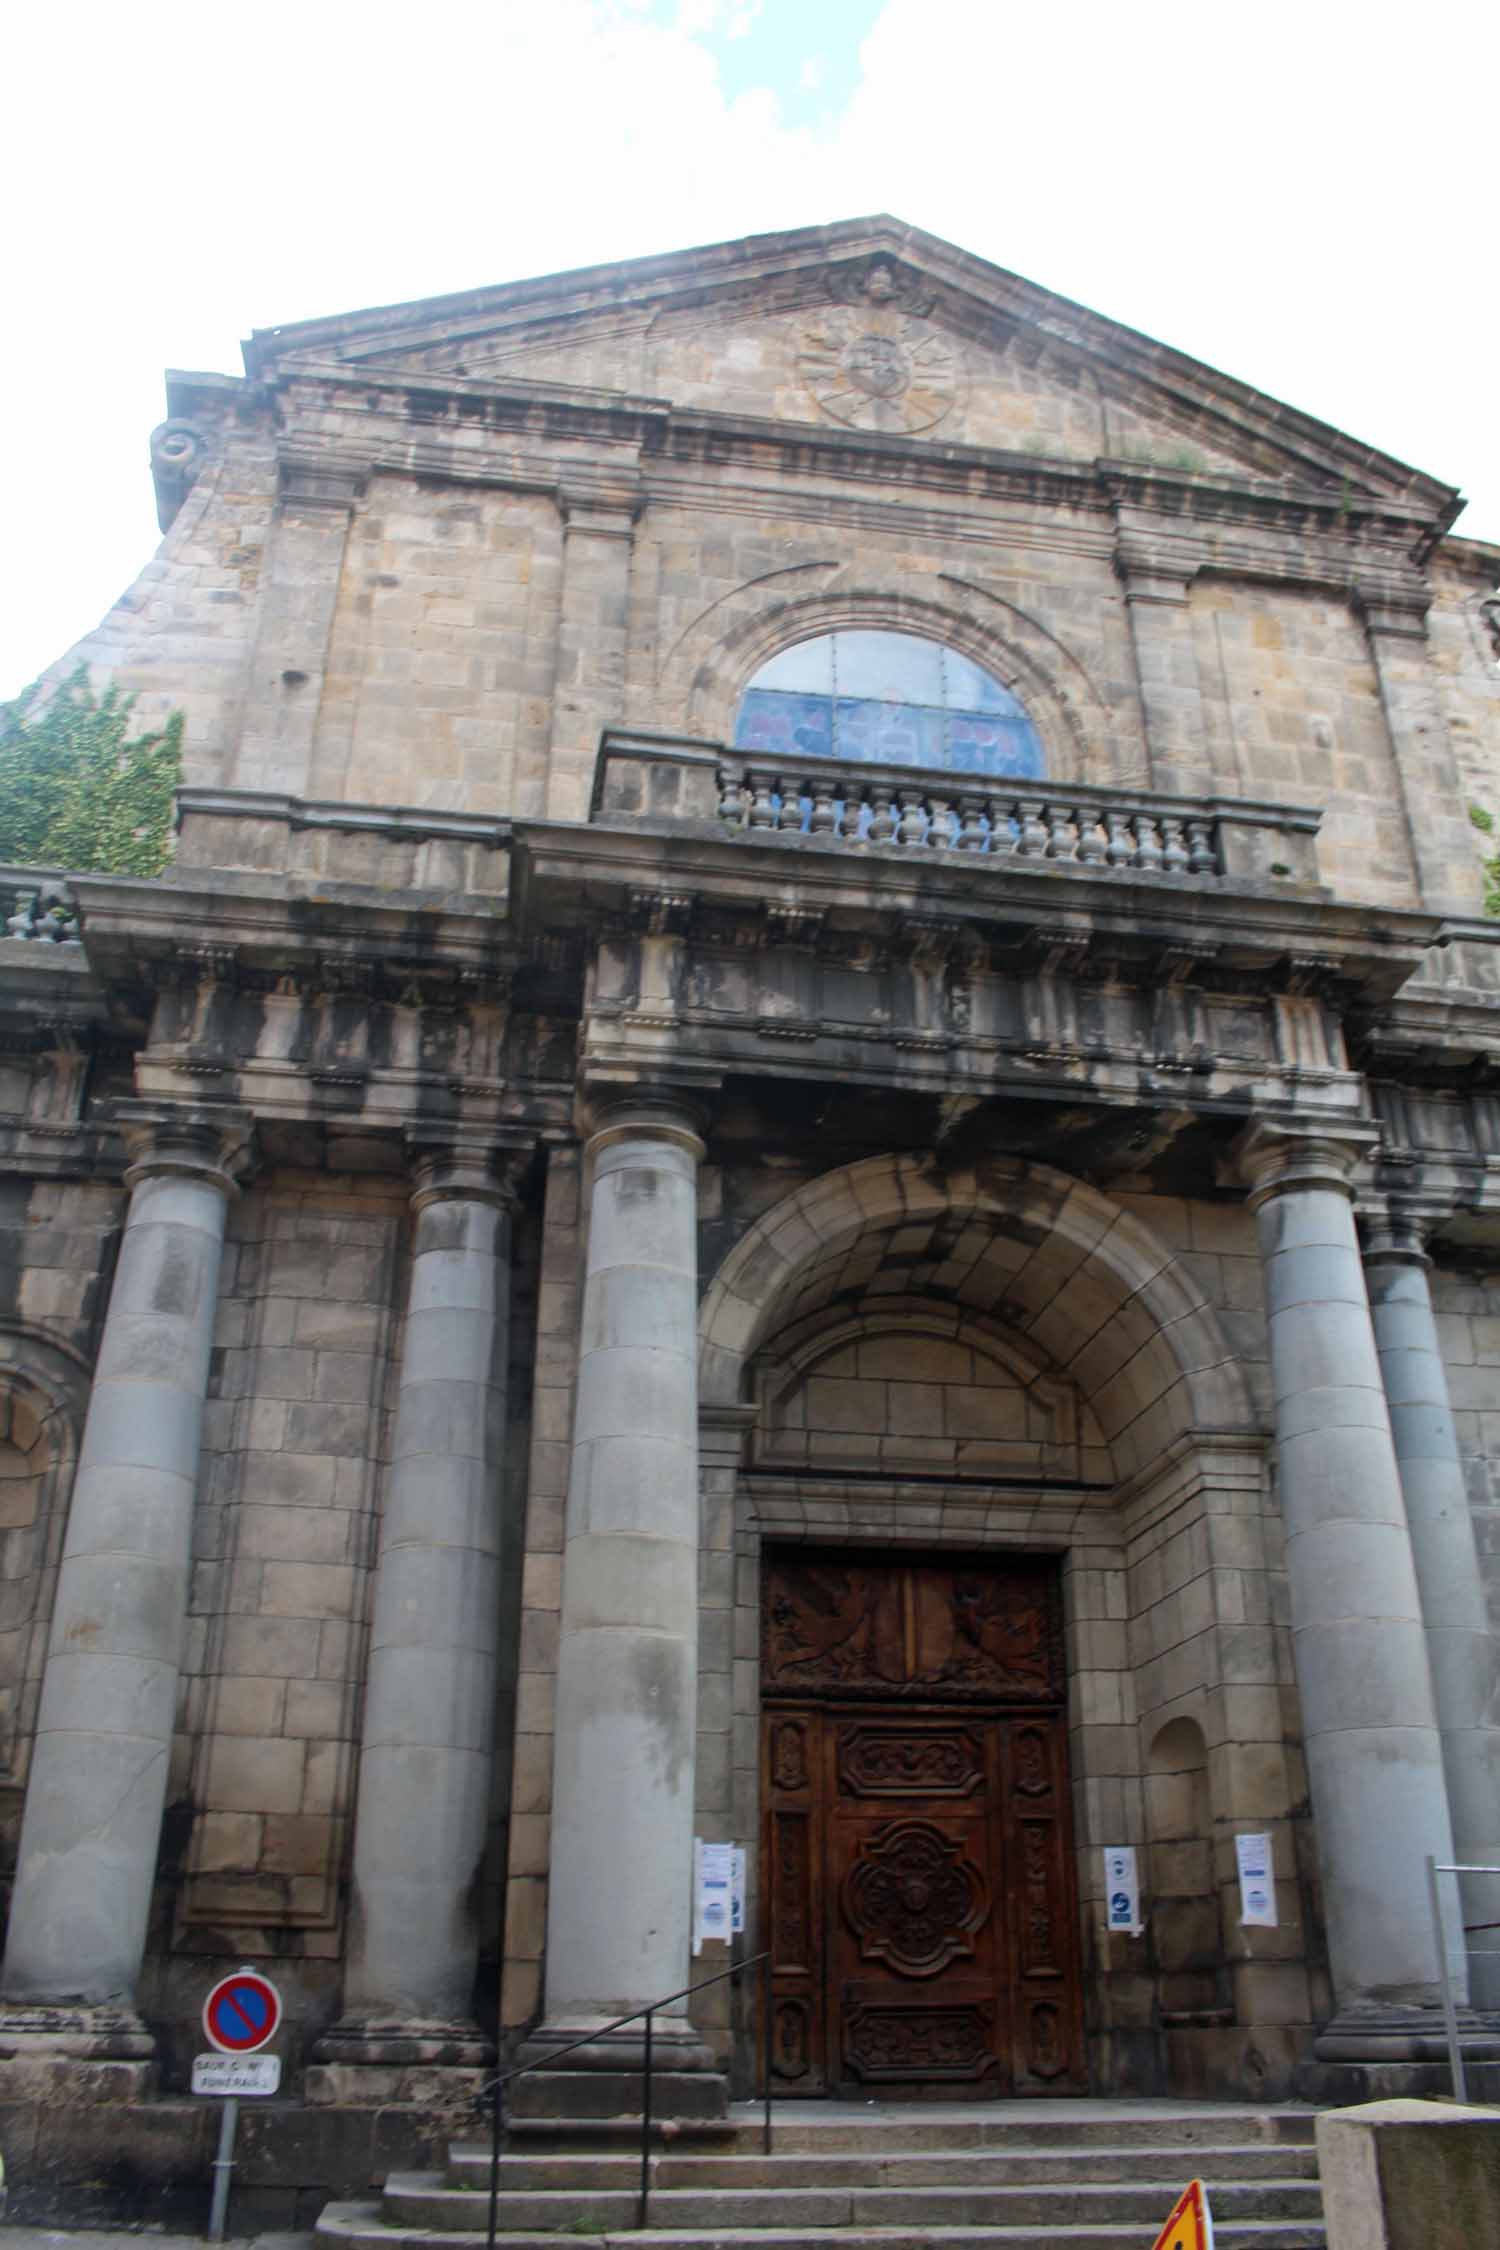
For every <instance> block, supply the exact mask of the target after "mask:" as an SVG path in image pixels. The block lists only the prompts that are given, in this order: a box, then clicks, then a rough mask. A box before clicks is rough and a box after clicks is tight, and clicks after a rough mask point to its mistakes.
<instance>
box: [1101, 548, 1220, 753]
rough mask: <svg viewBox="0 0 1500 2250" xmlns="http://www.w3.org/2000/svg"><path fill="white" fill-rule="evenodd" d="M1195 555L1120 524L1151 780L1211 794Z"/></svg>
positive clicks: (1120, 560)
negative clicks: (1195, 613)
mask: <svg viewBox="0 0 1500 2250" xmlns="http://www.w3.org/2000/svg"><path fill="white" fill-rule="evenodd" d="M1196 568H1197V564H1196V559H1195V558H1193V557H1191V556H1188V555H1183V554H1178V553H1176V552H1174V551H1173V550H1172V548H1171V546H1170V544H1169V543H1168V542H1165V541H1162V540H1155V539H1147V538H1143V537H1142V536H1141V535H1140V534H1139V533H1131V532H1126V531H1122V532H1121V534H1120V537H1119V539H1118V541H1117V543H1116V547H1115V570H1116V573H1117V574H1118V576H1119V579H1120V582H1121V584H1122V585H1123V586H1124V589H1125V607H1126V609H1127V611H1128V613H1129V616H1130V637H1131V645H1132V647H1133V649H1134V651H1135V669H1136V680H1137V683H1138V685H1139V688H1140V696H1141V716H1142V719H1143V721H1144V724H1145V730H1146V747H1147V751H1148V754H1149V757H1150V761H1151V773H1150V785H1151V787H1152V788H1153V789H1162V790H1169V791H1171V792H1172V793H1173V794H1174V795H1176V796H1198V795H1206V794H1208V793H1210V792H1211V791H1212V789H1213V787H1214V774H1213V770H1212V761H1211V758H1210V754H1209V745H1208V738H1207V733H1206V728H1205V722H1204V713H1203V691H1202V688H1201V686H1200V684H1199V679H1198V649H1197V642H1196V639H1195V637H1194V633H1193V620H1192V613H1191V609H1190V607H1189V602H1188V588H1189V586H1190V585H1191V583H1192V580H1193V576H1194V573H1195V571H1196Z"/></svg>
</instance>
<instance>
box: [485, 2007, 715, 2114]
mask: <svg viewBox="0 0 1500 2250" xmlns="http://www.w3.org/2000/svg"><path fill="white" fill-rule="evenodd" d="M589 2029H590V2026H589V2024H588V2022H587V2020H580V2021H576V2022H573V2023H568V2022H565V2021H559V2022H557V2023H550V2024H545V2025H543V2027H542V2028H541V2029H540V2030H539V2031H534V2032H533V2033H532V2035H531V2037H530V2038H529V2039H528V2040H527V2042H526V2044H525V2046H524V2047H523V2048H522V2049H521V2052H520V2054H519V2056H518V2057H517V2060H518V2062H520V2063H522V2064H531V2065H533V2066H534V2067H533V2068H531V2069H529V2070H527V2071H526V2072H525V2075H524V2076H522V2077H518V2078H513V2079H512V2080H511V2082H510V2084H509V2085H508V2086H507V2087H506V2090H505V2108H506V2114H507V2116H508V2117H509V2118H510V2119H511V2120H512V2121H513V2122H514V2123H515V2124H516V2125H518V2126H523V2127H524V2126H526V2125H533V2126H539V2127H561V2128H564V2129H566V2128H567V2127H568V2126H570V2125H599V2124H603V2123H607V2122H608V2121H609V2120H611V2119H616V2118H638V2117H639V2116H640V2114H641V2100H642V2092H643V2080H644V2071H645V2064H646V2033H645V2026H644V2024H639V2023H630V2024H623V2025H621V2027H620V2028H619V2030H617V2031H611V2030H606V2029H604V2028H603V2027H601V2028H600V2029H599V2032H598V2034H597V2036H596V2037H593V2038H589V2039H588V2040H587V2043H586V2044H585V2045H583V2046H575V2045H574V2044H573V2043H574V2041H575V2040H580V2039H584V2038H585V2036H586V2034H587V2033H588V2032H589ZM564 2048H571V2050H572V2051H571V2053H567V2054H564V2053H562V2052H561V2051H560V2050H562V2049H564ZM553 2056H556V2057H557V2060H556V2062H555V2063H554V2062H553V2060H552V2058H553ZM728 2110H729V2082H728V2080H727V2079H726V2078H725V2076H724V2074H723V2072H722V2071H721V2070H719V2069H718V2068H717V2067H716V2065H715V2061H714V2057H713V2054H712V2052H711V2051H710V2049H709V2048H708V2047H706V2046H705V2045H704V2043H703V2041H702V2040H701V2039H700V2038H699V2036H698V2033H697V2032H696V2030H695V2029H694V2027H693V2026H692V2025H691V2024H690V2023H688V2022H687V2021H686V2019H685V2018H684V2017H682V2016H668V2017H658V2018H657V2019H656V2021H655V2022H654V2023H653V2025H652V2031H651V2111H652V2115H653V2116H654V2117H657V2118H659V2119H661V2120H662V2122H663V2123H664V2124H670V2123H671V2122H672V2121H674V2120H676V2121H680V2122H688V2121H693V2122H697V2123H700V2124H713V2123H717V2122H718V2121H719V2120H721V2119H724V2118H726V2117H727V2116H728Z"/></svg>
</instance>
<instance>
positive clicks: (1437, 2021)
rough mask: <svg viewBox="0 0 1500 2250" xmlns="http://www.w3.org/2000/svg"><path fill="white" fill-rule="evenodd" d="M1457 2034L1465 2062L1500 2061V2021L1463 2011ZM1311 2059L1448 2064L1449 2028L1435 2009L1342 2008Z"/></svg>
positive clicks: (1317, 2042) (1320, 2035)
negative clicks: (1469, 2059) (1470, 2058)
mask: <svg viewBox="0 0 1500 2250" xmlns="http://www.w3.org/2000/svg"><path fill="white" fill-rule="evenodd" d="M1458 2032H1459V2038H1460V2040H1461V2041H1462V2043H1463V2051H1464V2055H1465V2057H1466V2058H1467V2057H1469V2056H1472V2057H1473V2058H1474V2060H1475V2061H1476V2062H1497V2061H1500V2019H1497V2018H1496V2017H1494V2016H1490V2015H1480V2014H1477V2013H1476V2012H1475V2010H1474V2009H1472V2008H1460V2009H1459V2011H1458ZM1313 2054H1314V2056H1315V2057H1316V2059H1317V2060H1318V2061H1319V2062H1323V2063H1375V2064H1379V2063H1439V2062H1440V2063H1444V2064H1446V2062H1447V2060H1448V2031H1447V2025H1446V2023H1445V2021H1444V2017H1443V2011H1442V2009H1441V2008H1440V2007H1437V2006H1436V2005H1434V2006H1433V2007H1430V2008H1391V2007H1379V2006H1369V2007H1353V2008H1341V2009H1340V2011H1339V2013H1338V2014H1337V2015H1336V2016H1335V2017H1334V2018H1333V2020H1332V2022H1331V2023H1328V2024H1325V2025H1324V2027H1323V2029H1322V2030H1321V2031H1320V2032H1319V2033H1318V2036H1317V2038H1316V2039H1315V2040H1314V2041H1313Z"/></svg>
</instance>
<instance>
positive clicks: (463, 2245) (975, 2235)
mask: <svg viewBox="0 0 1500 2250" xmlns="http://www.w3.org/2000/svg"><path fill="white" fill-rule="evenodd" d="M1166 2215H1167V2213H1166V2209H1165V2208H1163V2209H1162V2210H1160V2211H1156V2212H1154V2213H1153V2214H1152V2216H1151V2218H1150V2219H1149V2221H1148V2222H1147V2223H1145V2224H1144V2225H1142V2224H1140V2223H1137V2222H1134V2221H1126V2222H1124V2223H1121V2222H1120V2221H1118V2220H1113V2219H1110V2218H1108V2217H1107V2216H1105V2215H1103V2214H1100V2215H1099V2217H1097V2218H1095V2219H1093V2220H1090V2221H1086V2222H1084V2223H1081V2224H1078V2225H1068V2224H1056V2223H1054V2222H1053V2221H1052V2220H1050V2219H1049V2220H1047V2221H1046V2222H1045V2224H1044V2225H1043V2226H1042V2227H1041V2228H1037V2227H1036V2226H1032V2225H1024V2224H1023V2225H1015V2226H1001V2227H994V2226H986V2227H931V2226H921V2227H916V2228H911V2227H907V2228H901V2227H863V2228H849V2229H846V2230H843V2231H841V2232H840V2233H839V2235H838V2242H837V2250H1151V2245H1152V2244H1153V2243H1154V2242H1155V2240H1156V2237H1157V2234H1158V2232H1159V2231H1160V2228H1161V2225H1162V2222H1163V2220H1164V2219H1165V2218H1166ZM563 2231H564V2232H565V2233H567V2234H578V2235H581V2234H583V2233H585V2232H587V2231H588V2230H586V2229H579V2228H574V2227H569V2228H566V2229H564V2230H563ZM589 2239H590V2240H591V2241H592V2242H594V2243H596V2244H599V2245H600V2246H601V2250H829V2240H828V2235H827V2233H826V2231H821V2230H818V2229H815V2228H798V2227H790V2228H788V2227H776V2228H757V2229H750V2230H746V2229H744V2228H736V2227H725V2228H713V2229H704V2228H695V2229H691V2230H683V2229H680V2228H661V2227H649V2228H646V2229H645V2230H643V2231H641V2232H637V2231H636V2230H635V2229H634V2228H630V2229H628V2230H627V2229H624V2228H622V2229H620V2230H619V2231H613V2230H607V2231H606V2232H605V2233H603V2234H598V2235H596V2234H592V2233H590V2234H589ZM485 2240H486V2237H485V2232H484V2229H483V2227H479V2228H476V2229H468V2230H465V2231H464V2232H462V2233H456V2234H443V2235H442V2236H437V2235H435V2234H433V2233H431V2232H429V2231H426V2230H424V2229H423V2228H421V2227H393V2226H390V2225H388V2224H386V2222H385V2221H384V2220H383V2219H382V2217H381V2210H380V2206H379V2204H376V2203H330V2204H329V2205H328V2207H327V2209H326V2210H325V2211H324V2212H323V2215H322V2217H321V2218H320V2219H319V2221H318V2225H317V2241H318V2242H319V2243H320V2244H321V2245H322V2246H323V2250H482V2246H483V2245H484V2243H485ZM1324 2240H1325V2238H1324V2233H1323V2226H1322V2221H1321V2219H1242V2218H1225V2219H1220V2217H1219V2216H1218V2209H1217V2205H1216V2206H1215V2211H1214V2243H1215V2250H1324ZM558 2241H559V2238H558V2234H557V2233H535V2232H533V2233H514V2234H507V2235H505V2236H504V2237H503V2242H504V2250H558Z"/></svg>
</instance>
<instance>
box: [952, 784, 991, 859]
mask: <svg viewBox="0 0 1500 2250" xmlns="http://www.w3.org/2000/svg"><path fill="white" fill-rule="evenodd" d="M958 809H959V813H960V816H961V817H960V823H959V830H958V834H957V835H956V836H955V837H954V839H953V849H954V850H955V851H956V852H982V851H983V850H984V799H983V797H970V796H963V797H960V798H959V800H958Z"/></svg>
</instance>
